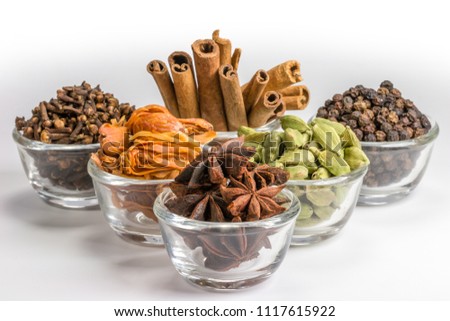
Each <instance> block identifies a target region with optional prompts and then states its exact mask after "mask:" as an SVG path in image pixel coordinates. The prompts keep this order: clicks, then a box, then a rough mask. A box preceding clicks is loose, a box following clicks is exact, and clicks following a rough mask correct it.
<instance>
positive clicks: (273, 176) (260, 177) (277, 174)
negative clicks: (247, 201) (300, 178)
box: [247, 163, 289, 189]
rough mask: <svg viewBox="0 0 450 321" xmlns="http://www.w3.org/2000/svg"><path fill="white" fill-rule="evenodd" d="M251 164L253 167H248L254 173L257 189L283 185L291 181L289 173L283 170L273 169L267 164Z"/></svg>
mask: <svg viewBox="0 0 450 321" xmlns="http://www.w3.org/2000/svg"><path fill="white" fill-rule="evenodd" d="M249 164H250V163H249ZM251 164H253V166H251V165H248V166H247V168H248V169H249V170H250V171H252V172H253V173H254V175H253V178H254V179H255V182H256V188H257V189H261V188H263V187H266V186H270V185H282V184H284V183H286V182H287V181H288V179H289V173H288V172H286V171H285V170H283V169H281V168H278V167H272V166H269V165H267V164H264V165H256V166H255V163H251Z"/></svg>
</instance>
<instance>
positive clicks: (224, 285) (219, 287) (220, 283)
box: [181, 273, 271, 292]
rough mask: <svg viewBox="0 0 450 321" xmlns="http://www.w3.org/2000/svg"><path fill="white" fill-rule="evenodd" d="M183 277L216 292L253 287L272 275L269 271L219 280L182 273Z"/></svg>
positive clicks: (195, 284)
mask: <svg viewBox="0 0 450 321" xmlns="http://www.w3.org/2000/svg"><path fill="white" fill-rule="evenodd" d="M181 275H182V276H183V278H184V279H185V280H186V281H187V282H188V283H189V284H191V285H193V286H195V287H198V288H201V289H203V290H210V291H215V292H227V291H230V292H231V291H236V290H244V289H247V288H249V287H253V286H255V285H257V284H259V283H261V282H263V281H265V280H267V278H268V277H269V276H270V275H271V273H267V274H264V275H259V276H257V277H254V278H251V279H246V280H236V281H233V280H217V279H213V278H206V279H205V278H200V277H195V276H193V275H187V274H183V273H181Z"/></svg>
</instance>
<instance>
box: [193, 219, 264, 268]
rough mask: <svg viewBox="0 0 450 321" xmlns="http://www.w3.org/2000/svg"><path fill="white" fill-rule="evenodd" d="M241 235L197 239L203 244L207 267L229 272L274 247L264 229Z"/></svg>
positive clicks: (208, 236) (243, 230)
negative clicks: (261, 251) (263, 250)
mask: <svg viewBox="0 0 450 321" xmlns="http://www.w3.org/2000/svg"><path fill="white" fill-rule="evenodd" d="M241 230H242V231H241V233H237V234H235V235H233V236H231V237H230V236H219V237H217V236H216V235H211V234H200V235H198V236H197V238H198V239H199V240H200V241H201V243H202V245H203V246H202V251H203V255H204V256H205V257H206V260H205V267H207V268H210V269H213V270H216V271H227V270H230V269H232V268H236V267H238V266H239V265H240V264H241V263H243V262H246V261H250V260H252V259H254V258H256V257H258V256H259V251H260V250H261V249H262V248H263V247H264V248H266V249H270V248H271V247H272V246H271V244H270V240H269V238H268V235H267V232H266V231H265V230H264V229H261V231H258V232H255V231H254V230H252V231H251V232H250V233H248V232H246V231H245V228H242V229H241Z"/></svg>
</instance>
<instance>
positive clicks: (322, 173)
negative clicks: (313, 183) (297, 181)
mask: <svg viewBox="0 0 450 321" xmlns="http://www.w3.org/2000/svg"><path fill="white" fill-rule="evenodd" d="M330 177H331V173H330V172H329V171H328V169H326V168H325V167H320V168H318V169H317V170H316V171H315V172H314V173H312V175H311V179H326V178H330Z"/></svg>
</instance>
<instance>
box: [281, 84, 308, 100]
mask: <svg viewBox="0 0 450 321" xmlns="http://www.w3.org/2000/svg"><path fill="white" fill-rule="evenodd" d="M278 92H279V93H280V95H281V96H283V97H284V96H305V97H308V99H309V90H308V87H306V86H304V85H297V86H289V87H286V88H283V89H280V90H278Z"/></svg>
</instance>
